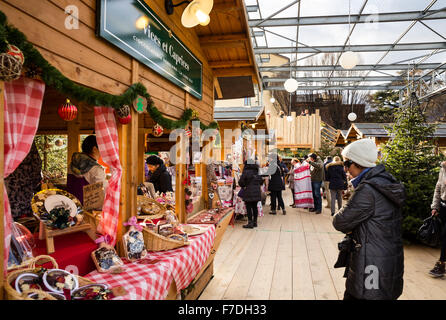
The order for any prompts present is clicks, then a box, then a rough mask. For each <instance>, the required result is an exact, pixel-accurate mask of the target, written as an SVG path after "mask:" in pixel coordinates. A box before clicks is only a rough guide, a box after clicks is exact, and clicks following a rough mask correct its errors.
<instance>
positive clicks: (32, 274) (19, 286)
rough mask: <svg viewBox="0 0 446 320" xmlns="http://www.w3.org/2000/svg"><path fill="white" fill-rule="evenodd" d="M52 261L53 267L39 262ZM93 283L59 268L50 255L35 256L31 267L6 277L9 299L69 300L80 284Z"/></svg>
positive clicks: (13, 272)
mask: <svg viewBox="0 0 446 320" xmlns="http://www.w3.org/2000/svg"><path fill="white" fill-rule="evenodd" d="M48 262H49V263H51V264H52V269H46V268H43V267H42V266H40V267H38V266H37V264H38V263H43V264H45V263H48ZM89 284H92V282H91V281H90V280H88V279H85V278H83V277H80V276H76V275H73V274H71V273H70V272H68V271H65V270H62V269H58V265H57V262H56V260H54V258H52V257H50V256H45V255H43V256H38V257H35V258H34V259H33V261H32V263H31V264H30V265H29V268H24V269H20V270H15V271H12V272H10V273H9V274H8V275H7V277H6V282H5V292H6V299H7V300H69V299H71V293H72V292H73V291H74V290H76V289H78V288H79V286H85V285H89Z"/></svg>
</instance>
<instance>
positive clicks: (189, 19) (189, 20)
mask: <svg viewBox="0 0 446 320" xmlns="http://www.w3.org/2000/svg"><path fill="white" fill-rule="evenodd" d="M213 5H214V1H213V0H194V1H192V2H191V3H189V5H188V6H187V7H186V9H184V11H183V15H182V16H181V23H182V24H183V26H185V27H186V28H193V27H195V26H196V25H198V24H200V25H202V26H206V25H208V24H209V22H210V21H211V19H210V17H209V13H210V12H211V10H212V7H213Z"/></svg>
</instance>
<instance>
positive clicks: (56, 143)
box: [54, 139, 64, 147]
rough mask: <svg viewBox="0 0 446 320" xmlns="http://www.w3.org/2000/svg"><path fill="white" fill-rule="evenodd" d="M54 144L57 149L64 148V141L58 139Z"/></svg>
mask: <svg viewBox="0 0 446 320" xmlns="http://www.w3.org/2000/svg"><path fill="white" fill-rule="evenodd" d="M54 144H55V145H56V147H62V146H63V144H64V142H63V140H62V139H57V140H56V141H55V142H54Z"/></svg>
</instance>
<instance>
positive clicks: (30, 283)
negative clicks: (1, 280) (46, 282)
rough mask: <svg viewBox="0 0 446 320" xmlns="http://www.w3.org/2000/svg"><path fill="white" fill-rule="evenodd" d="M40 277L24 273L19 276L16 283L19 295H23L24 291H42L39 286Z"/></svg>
mask: <svg viewBox="0 0 446 320" xmlns="http://www.w3.org/2000/svg"><path fill="white" fill-rule="evenodd" d="M39 282H40V280H39V276H38V275H37V274H35V273H22V274H21V275H19V276H18V277H17V279H16V281H15V289H16V290H17V292H18V293H22V292H23V291H26V290H29V289H38V290H42V287H41V285H40V284H39Z"/></svg>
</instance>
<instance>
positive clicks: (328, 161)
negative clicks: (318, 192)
mask: <svg viewBox="0 0 446 320" xmlns="http://www.w3.org/2000/svg"><path fill="white" fill-rule="evenodd" d="M332 162H333V158H332V157H331V156H328V157H327V158H325V161H324V176H325V177H324V191H325V196H326V197H327V205H326V206H325V208H331V194H330V188H329V186H328V184H329V181H328V179H327V165H328V164H329V163H332Z"/></svg>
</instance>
